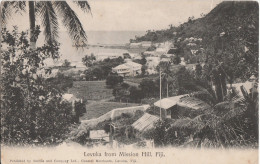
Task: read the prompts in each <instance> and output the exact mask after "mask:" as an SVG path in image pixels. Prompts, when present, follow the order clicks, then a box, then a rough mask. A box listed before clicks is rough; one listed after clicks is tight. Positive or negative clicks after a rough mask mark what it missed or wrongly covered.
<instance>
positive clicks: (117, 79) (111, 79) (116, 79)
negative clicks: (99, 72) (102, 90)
mask: <svg viewBox="0 0 260 164" xmlns="http://www.w3.org/2000/svg"><path fill="white" fill-rule="evenodd" d="M122 82H123V77H122V76H118V75H114V74H111V75H109V76H108V77H107V78H106V85H108V86H110V87H112V88H113V87H115V86H116V85H117V84H121V83H122Z"/></svg>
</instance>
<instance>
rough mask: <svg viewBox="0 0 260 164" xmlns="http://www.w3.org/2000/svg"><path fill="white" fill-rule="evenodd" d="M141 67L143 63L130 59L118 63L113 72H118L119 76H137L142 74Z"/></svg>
mask: <svg viewBox="0 0 260 164" xmlns="http://www.w3.org/2000/svg"><path fill="white" fill-rule="evenodd" d="M141 68H142V65H141V64H138V63H135V62H132V61H128V62H127V63H124V64H121V65H118V66H116V67H114V68H112V72H113V73H117V74H118V75H119V76H122V77H125V76H136V75H139V74H141Z"/></svg>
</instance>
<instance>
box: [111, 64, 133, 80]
mask: <svg viewBox="0 0 260 164" xmlns="http://www.w3.org/2000/svg"><path fill="white" fill-rule="evenodd" d="M112 72H113V73H117V74H118V75H119V76H122V77H125V76H130V68H129V67H128V66H126V65H125V64H121V65H118V66H116V67H114V68H112Z"/></svg>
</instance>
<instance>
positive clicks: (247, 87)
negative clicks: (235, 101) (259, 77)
mask: <svg viewBox="0 0 260 164" xmlns="http://www.w3.org/2000/svg"><path fill="white" fill-rule="evenodd" d="M241 86H244V87H245V89H246V91H247V92H248V93H249V92H250V89H251V88H252V82H250V81H246V82H244V83H235V84H232V87H233V88H235V89H236V90H237V91H238V94H239V96H242V97H243V93H242V92H241V89H240V87H241ZM227 87H229V85H227Z"/></svg>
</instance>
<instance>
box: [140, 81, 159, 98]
mask: <svg viewBox="0 0 260 164" xmlns="http://www.w3.org/2000/svg"><path fill="white" fill-rule="evenodd" d="M139 88H140V89H141V90H142V92H143V95H144V96H145V97H154V96H156V95H157V94H158V93H159V92H158V90H157V89H158V87H156V85H155V82H154V81H153V80H151V79H143V80H142V81H141V83H140V85H139Z"/></svg>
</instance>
